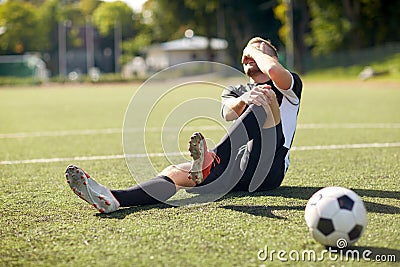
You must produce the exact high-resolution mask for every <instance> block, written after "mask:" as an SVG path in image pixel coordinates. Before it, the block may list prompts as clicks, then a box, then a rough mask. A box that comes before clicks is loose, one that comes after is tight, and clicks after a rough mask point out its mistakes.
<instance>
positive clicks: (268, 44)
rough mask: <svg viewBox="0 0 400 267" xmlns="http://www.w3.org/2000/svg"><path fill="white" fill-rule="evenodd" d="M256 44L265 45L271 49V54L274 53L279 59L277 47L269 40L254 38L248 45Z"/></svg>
mask: <svg viewBox="0 0 400 267" xmlns="http://www.w3.org/2000/svg"><path fill="white" fill-rule="evenodd" d="M254 43H265V44H266V45H267V46H268V47H269V48H270V50H271V52H272V53H273V56H276V57H278V49H276V47H275V46H274V45H273V44H272V43H271V41H270V40H269V39H267V40H265V39H263V38H261V37H253V38H251V39H250V41H249V42H248V43H247V45H251V44H254Z"/></svg>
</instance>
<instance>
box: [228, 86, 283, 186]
mask: <svg viewBox="0 0 400 267" xmlns="http://www.w3.org/2000/svg"><path fill="white" fill-rule="evenodd" d="M264 108H265V112H266V114H267V119H266V121H265V123H264V126H263V128H262V129H261V131H260V135H256V136H255V138H254V139H253V140H252V142H250V143H248V145H247V146H246V148H245V151H244V152H243V153H242V155H241V162H240V169H241V170H244V174H243V176H242V179H241V180H240V181H239V183H238V185H237V186H236V187H235V190H245V191H250V192H253V191H255V190H268V189H272V188H276V187H278V186H279V185H280V183H281V182H282V180H283V175H284V165H285V164H284V160H285V155H286V152H287V151H288V150H287V148H285V147H284V146H283V145H284V143H285V138H284V135H283V131H282V124H281V123H280V113H279V104H278V102H277V100H276V96H275V94H273V100H272V103H271V104H270V105H269V106H268V107H264Z"/></svg>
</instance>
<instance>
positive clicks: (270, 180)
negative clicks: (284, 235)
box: [189, 123, 288, 192]
mask: <svg viewBox="0 0 400 267" xmlns="http://www.w3.org/2000/svg"><path fill="white" fill-rule="evenodd" d="M272 131H275V133H273V136H274V137H275V138H276V147H275V151H274V149H273V148H270V147H269V148H268V147H266V148H264V149H267V150H269V151H270V153H271V160H272V164H271V161H269V164H266V165H268V166H265V168H264V170H262V171H261V173H260V172H258V173H259V174H258V175H261V177H260V179H262V183H261V184H260V185H259V186H258V187H257V188H256V189H255V190H249V186H250V183H251V181H252V179H253V178H254V174H255V171H256V169H257V166H258V163H259V161H260V151H259V149H257V148H258V146H254V147H253V146H252V145H251V142H252V141H250V142H249V143H247V144H246V145H243V146H242V147H241V148H240V149H239V151H238V152H237V154H236V155H235V157H232V158H234V161H235V162H234V163H233V165H231V169H230V170H227V169H226V168H227V166H226V164H225V165H224V164H219V165H216V166H214V167H213V168H211V171H210V175H209V176H208V177H207V178H206V180H205V181H204V182H203V183H201V184H199V185H197V186H196V187H197V188H198V189H200V188H201V187H202V186H204V185H208V184H211V183H214V182H215V186H216V187H224V186H227V187H229V190H227V191H265V190H271V189H274V188H277V187H279V186H280V185H281V183H282V181H283V178H284V175H285V157H286V155H287V153H288V148H286V147H284V143H285V138H284V135H283V132H282V125H281V123H279V124H278V125H276V126H275V127H274V128H270V129H263V132H264V133H263V135H266V137H265V138H268V137H269V136H271V135H270V133H271V132H272ZM272 153H273V154H272ZM272 157H273V158H272ZM262 164H263V162H260V165H261V167H264V166H262ZM227 173H228V175H226V174H227ZM222 174H224V175H222ZM220 179H225V180H226V182H224V181H219V180H220ZM228 180H229V181H228ZM210 187H211V188H212V187H213V186H211V185H210ZM218 189H219V188H215V190H217V191H219V190H218ZM222 190H224V188H222ZM189 191H191V190H189ZM196 191H197V190H193V192H196ZM200 191H201V190H200ZM207 191H208V190H207Z"/></svg>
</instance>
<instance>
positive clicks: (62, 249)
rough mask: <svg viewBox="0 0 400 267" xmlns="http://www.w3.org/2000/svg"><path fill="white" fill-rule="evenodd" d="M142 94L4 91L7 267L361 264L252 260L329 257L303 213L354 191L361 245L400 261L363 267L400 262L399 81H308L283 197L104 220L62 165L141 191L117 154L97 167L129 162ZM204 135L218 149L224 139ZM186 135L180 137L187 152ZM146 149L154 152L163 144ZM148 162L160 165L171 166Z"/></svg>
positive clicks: (228, 199)
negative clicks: (134, 107) (314, 203)
mask: <svg viewBox="0 0 400 267" xmlns="http://www.w3.org/2000/svg"><path fill="white" fill-rule="evenodd" d="M138 86H139V85H138V84H136V85H135V84H121V85H96V86H90V85H82V86H78V85H73V86H71V85H64V86H58V85H56V86H52V85H47V86H43V87H24V88H16V87H13V88H5V87H3V88H1V89H0V122H1V123H0V147H1V150H0V189H1V191H0V203H1V209H0V223H1V225H2V227H1V230H0V266H113V265H114V266H270V265H280V264H282V263H286V265H289V266H292V265H304V266H310V265H313V266H358V265H360V262H357V261H354V258H353V259H352V258H350V259H346V258H345V259H342V260H340V259H339V260H335V259H329V258H325V259H324V260H323V261H322V262H321V261H317V262H313V261H291V260H288V261H286V262H282V261H280V260H279V259H278V258H277V255H276V254H275V258H274V259H273V260H272V261H271V259H270V258H268V259H267V260H266V261H261V260H260V259H258V253H259V252H260V250H263V249H265V248H266V247H267V248H268V250H269V251H271V250H275V251H279V250H284V251H286V252H289V251H291V250H296V251H299V252H300V253H301V252H302V251H304V250H315V251H316V253H320V252H321V251H322V250H324V249H325V248H324V247H323V246H322V245H320V244H318V243H317V242H316V241H314V240H313V239H312V238H311V237H310V235H309V233H308V229H307V227H306V224H305V221H304V208H305V205H306V203H307V200H308V198H309V197H310V196H311V195H312V194H313V193H314V192H316V191H317V190H318V189H320V188H322V187H326V186H332V185H335V186H343V187H347V188H351V189H353V190H355V192H357V193H358V194H359V195H360V196H361V198H362V199H363V201H364V203H365V206H366V208H367V211H368V218H369V224H368V227H367V230H366V231H365V232H364V234H363V236H362V237H361V239H360V240H359V241H358V242H357V243H356V244H355V247H354V249H356V250H357V251H359V252H360V253H362V252H363V251H365V250H371V251H372V252H373V256H376V255H381V258H380V259H382V260H384V259H386V260H390V259H392V258H391V257H390V255H395V257H396V260H397V263H388V262H387V263H384V264H382V263H378V262H377V261H371V262H366V261H363V260H361V262H362V263H364V264H365V263H368V264H369V265H379V266H381V265H386V264H387V265H396V264H398V262H399V261H400V230H399V229H400V186H399V177H400V159H399V158H400V143H399V142H400V115H399V104H398V103H399V100H400V83H399V82H398V81H383V80H378V81H374V80H370V81H366V82H359V81H345V80H340V81H334V80H332V81H320V80H314V81H312V80H305V82H304V86H305V88H304V93H303V100H302V104H301V105H302V106H301V109H300V114H299V128H298V130H297V132H296V136H295V140H294V143H293V146H294V148H295V149H294V150H293V151H292V153H291V166H290V168H289V171H288V173H287V175H286V178H285V180H284V182H283V184H282V187H281V188H279V189H276V190H274V191H271V192H265V193H257V194H246V193H234V194H228V195H226V196H225V197H223V198H222V199H220V200H218V201H215V202H212V203H208V204H204V205H192V206H183V207H170V206H166V205H155V206H148V207H131V208H123V209H120V210H118V211H117V212H115V213H112V214H109V215H105V214H99V213H98V212H97V211H96V210H95V209H94V208H92V207H90V206H89V205H88V204H86V203H84V202H83V201H82V200H80V199H79V198H78V197H76V196H75V195H74V194H73V193H72V191H71V190H70V188H69V187H68V185H67V183H66V182H65V178H64V175H63V174H64V170H65V168H66V166H67V165H68V164H70V163H74V164H77V165H79V166H80V167H82V168H84V169H85V170H87V171H88V172H89V173H90V174H91V176H93V177H95V178H96V179H97V180H98V181H100V182H101V183H103V184H105V185H107V186H109V187H111V188H125V187H129V186H131V185H133V184H134V183H135V180H134V179H133V178H132V177H131V175H130V173H129V170H128V168H127V166H126V163H125V160H124V159H123V158H118V157H115V158H111V159H103V160H94V159H95V157H96V156H110V155H117V156H118V155H122V154H123V146H122V134H121V131H120V129H121V128H122V124H123V119H124V114H125V110H126V108H127V106H128V104H129V101H130V99H131V97H132V96H133V94H134V92H135V90H136V89H137V88H138ZM150 93H151V92H150ZM218 93H219V92H217V91H212V92H210V94H215V95H213V97H216V96H217V95H218ZM162 107H163V106H162V105H160V108H161V110H160V111H161V113H163V110H162ZM166 108H167V107H166ZM165 113H167V112H166V110H165ZM153 122H154V124H156V123H157V118H155V119H154V120H153ZM195 125H196V124H195ZM87 130H92V131H89V132H88V131H87ZM200 130H201V127H200ZM204 133H205V135H206V136H209V137H211V138H212V140H216V141H217V140H218V138H219V137H221V136H222V134H223V131H222V130H218V129H217V130H215V129H214V130H213V129H212V128H207V129H205V130H204ZM186 134H187V135H186ZM190 134H191V133H190V132H189V131H185V130H184V131H182V133H181V134H180V136H179V142H180V143H182V144H180V145H179V146H180V147H182V146H184V145H183V144H184V143H185V142H186V140H184V139H185V138H186V137H188V136H189V135H190ZM185 135H186V137H185ZM152 140H153V139H152ZM154 140H157V139H154ZM158 140H159V139H158ZM149 143H150V144H149V146H148V148H149V149H150V150H152V151H153V150H154V151H156V152H157V151H158V149H159V143H158V142H157V141H152V142H149ZM351 144H353V145H354V144H360V146H365V147H363V148H357V147H359V146H356V147H355V148H354V147H351V146H349V145H351ZM371 144H375V145H374V146H372V145H371ZM339 145H343V146H339ZM317 146H320V147H319V148H320V149H317ZM182 150H184V148H183V149H182ZM74 157H87V158H86V160H84V159H83V158H81V159H74ZM91 157H92V158H91ZM90 159H92V160H90ZM26 160H33V161H31V162H29V161H26ZM152 163H153V166H154V167H155V169H156V170H160V169H162V168H163V167H165V166H167V165H168V162H167V161H166V160H165V158H163V157H154V158H152ZM138 164H140V163H138ZM153 172H154V170H152V169H149V168H148V167H147V166H146V165H145V164H144V165H143V168H142V170H141V172H140V173H139V174H140V175H142V176H143V177H145V178H146V179H148V178H150V176H151V175H152V173H153ZM382 255H383V256H384V257H382ZM286 258H287V255H286Z"/></svg>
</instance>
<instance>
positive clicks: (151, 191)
mask: <svg viewBox="0 0 400 267" xmlns="http://www.w3.org/2000/svg"><path fill="white" fill-rule="evenodd" d="M111 193H112V194H113V195H114V197H115V198H116V199H117V200H118V202H119V203H120V205H121V207H130V206H139V205H151V204H157V203H162V202H164V201H166V200H167V199H169V198H170V197H172V196H173V195H174V194H175V193H176V186H175V184H174V182H173V181H172V180H171V178H169V177H167V176H164V175H159V176H157V177H155V178H153V179H151V180H149V181H146V182H144V183H141V184H139V185H136V186H133V187H131V188H128V189H125V190H111Z"/></svg>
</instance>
